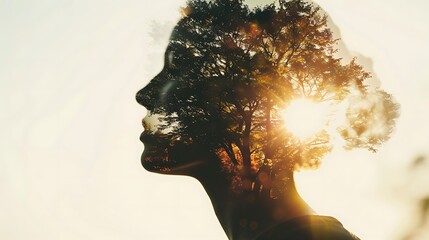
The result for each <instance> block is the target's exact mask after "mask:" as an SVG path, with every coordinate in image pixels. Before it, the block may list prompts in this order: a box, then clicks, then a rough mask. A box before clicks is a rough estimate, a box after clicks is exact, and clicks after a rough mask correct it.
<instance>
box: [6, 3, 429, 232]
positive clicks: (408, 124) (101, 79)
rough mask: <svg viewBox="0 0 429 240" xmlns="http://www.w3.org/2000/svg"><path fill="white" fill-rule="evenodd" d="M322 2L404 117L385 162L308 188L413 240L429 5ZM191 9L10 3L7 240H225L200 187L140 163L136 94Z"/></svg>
mask: <svg viewBox="0 0 429 240" xmlns="http://www.w3.org/2000/svg"><path fill="white" fill-rule="evenodd" d="M255 2H256V0H254V1H250V3H251V4H255ZM260 3H261V4H265V3H267V2H260ZM317 3H319V4H320V5H321V6H322V7H323V8H324V9H325V11H326V12H327V13H328V14H329V15H330V16H331V18H332V20H333V22H334V23H335V25H336V26H337V27H339V29H340V31H341V36H342V39H343V41H344V42H345V44H346V45H347V47H348V48H349V50H350V51H352V52H355V53H356V54H357V55H363V56H365V57H367V58H369V59H371V60H372V63H373V69H374V71H375V73H376V74H377V76H378V78H379V79H380V80H381V82H382V88H383V89H385V90H387V91H388V92H390V93H392V94H393V95H394V96H395V98H396V99H397V101H398V102H399V103H400V104H401V118H400V120H399V121H398V124H397V130H396V132H395V133H394V135H393V137H392V139H391V140H390V141H389V142H388V143H387V144H385V145H384V147H383V148H382V149H381V150H380V151H379V153H377V154H371V153H368V152H366V151H352V152H346V151H343V150H342V149H339V150H335V151H334V152H333V153H332V154H331V155H330V156H329V157H328V158H327V159H326V160H325V162H324V163H323V165H322V167H321V168H320V169H319V170H318V171H306V172H302V173H299V175H298V187H299V189H300V192H301V193H302V195H303V196H304V198H305V199H307V200H308V202H309V203H310V205H312V206H313V207H314V208H315V210H316V211H318V212H319V213H320V214H326V215H333V216H335V217H337V218H338V219H339V220H340V221H342V222H343V223H344V225H345V226H346V227H347V228H348V229H350V230H352V231H353V232H355V233H356V234H357V235H359V236H360V237H361V238H362V239H367V240H388V239H389V240H391V239H401V237H402V236H404V235H405V234H407V233H408V232H409V231H411V230H412V229H413V228H415V227H416V225H417V220H418V217H417V215H416V213H417V212H418V211H417V207H416V206H417V205H416V204H417V201H418V199H420V198H422V197H424V196H428V195H429V190H428V189H429V186H428V185H429V184H428V183H429V179H427V178H429V174H425V173H429V172H428V171H429V166H428V163H426V165H423V166H422V167H421V168H420V169H417V170H416V169H414V170H413V169H412V168H411V167H410V165H411V162H412V161H413V160H414V159H415V158H416V157H418V156H419V155H422V154H427V153H428V150H429V148H428V141H427V138H428V137H429V126H428V125H427V122H428V120H429V112H428V110H427V106H428V104H429V94H428V91H429V82H428V80H427V78H428V77H429V69H428V67H427V63H428V61H427V56H428V54H429V47H428V46H427V45H426V44H427V43H428V42H429V29H428V28H427V26H426V23H427V22H429V15H427V14H426V11H427V9H428V7H429V3H427V2H425V1H417V0H410V1H397V0H394V1H392V0H389V1H388V0H383V1H371V0H360V1H352V0H347V1H346V0H342V1H339V0H337V1H333V0H319V1H317ZM182 4H183V2H181V1H173V0H157V1H141V0H140V1H138V0H122V1H111V0H109V1H101V0H98V1H97V0H92V1H91V0H90V1H78V0H77V1H64V0H55V1H54V0H51V1H50V0H40V1H28V0H27V1H26V0H14V1H8V0H0V96H1V101H0V110H1V112H0V128H1V129H0V213H1V214H0V239H4V240H21V239H22V240H26V239H32V240H37V239H43V240H47V239H48V240H49V239H70V240H71V239H73V240H74V239H103V240H107V239H112V240H113V239H115V240H116V239H127V240H128V239H130V240H132V239H147V240H152V239H153V240H158V239H159V240H167V239H186V240H193V239H195V240H198V239H208V240H218V239H220V240H221V239H226V236H225V234H224V233H223V231H222V229H221V227H220V225H219V223H218V221H217V219H216V218H215V216H214V212H213V210H212V208H211V204H210V202H209V199H208V197H207V196H206V194H205V192H204V190H203V189H202V188H201V187H200V186H199V184H198V183H197V182H196V181H194V180H192V179H190V178H186V177H171V176H161V175H156V174H151V173H148V172H145V171H144V170H143V168H142V167H141V165H140V154H141V152H142V150H143V146H142V144H141V143H140V142H139V140H138V137H139V134H140V132H141V131H142V127H141V123H140V122H141V118H142V117H143V116H144V115H145V110H144V109H143V107H141V106H139V105H138V104H137V103H136V102H135V100H134V95H135V93H136V92H137V91H138V90H139V89H140V88H141V87H143V86H144V85H145V84H146V83H147V82H148V80H150V78H151V77H153V76H154V75H155V74H156V73H157V72H158V71H159V70H160V69H161V67H162V60H163V50H164V48H165V45H166V43H167V40H168V34H169V31H170V29H171V27H172V26H173V25H174V22H175V21H176V20H177V19H178V17H179V10H178V9H179V6H180V5H182ZM154 21H156V22H157V24H154ZM153 26H155V28H157V29H159V30H157V31H156V32H157V33H156V34H155V33H153V31H152V30H151V29H153ZM153 36H155V38H156V39H155V40H154V39H153ZM426 229H429V227H426ZM414 232H415V233H416V234H417V235H416V237H415V238H414V239H416V240H418V239H420V240H423V239H428V238H429V237H428V233H427V232H426V233H425V232H424V231H414ZM425 234H426V235H425ZM414 239H413V240H414Z"/></svg>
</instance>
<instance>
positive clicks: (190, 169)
mask: <svg viewBox="0 0 429 240" xmlns="http://www.w3.org/2000/svg"><path fill="white" fill-rule="evenodd" d="M184 13H185V16H184V17H183V18H182V19H181V20H180V21H179V23H178V24H177V25H176V27H175V28H174V30H173V32H172V35H171V38H170V41H169V45H168V47H167V50H166V52H165V58H164V64H165V65H164V68H163V69H162V71H161V72H160V73H159V74H158V75H157V76H155V77H154V78H153V79H152V80H151V81H150V83H149V84H148V85H147V86H146V87H144V88H143V89H141V90H140V91H139V92H138V93H137V96H136V99H137V101H138V102H139V103H140V104H141V105H143V106H144V107H145V108H146V109H147V110H148V112H149V113H148V116H146V117H145V119H143V125H144V128H145V131H144V132H143V133H142V134H141V140H142V142H143V143H144V145H145V149H144V152H143V155H142V164H143V166H144V167H145V168H146V169H147V170H149V171H152V172H158V173H166V174H183V175H190V176H197V175H198V173H199V172H201V171H203V170H202V169H204V171H206V170H207V169H212V171H217V172H216V174H218V175H219V176H222V178H225V179H227V180H228V181H229V182H230V184H231V187H232V188H233V189H234V190H235V191H237V192H242V191H246V190H249V191H260V192H262V189H263V190H265V191H266V192H267V194H268V195H269V196H272V197H279V196H281V191H282V188H283V187H284V186H285V182H286V181H287V180H288V178H289V177H290V174H291V173H292V172H293V171H294V170H296V169H297V168H306V167H316V166H318V164H319V163H320V160H321V159H322V158H323V156H324V155H325V154H326V153H328V152H329V151H330V150H331V149H332V146H331V144H330V134H331V133H330V132H329V131H328V130H326V129H323V128H321V129H317V131H315V132H313V133H311V134H309V135H307V136H305V137H301V136H298V134H296V133H294V132H293V131H291V130H290V129H289V128H288V125H287V124H288V121H287V118H285V117H283V112H284V109H286V108H287V107H288V106H290V105H292V104H293V103H294V101H295V100H297V99H299V100H302V99H305V100H308V101H311V102H317V103H322V102H327V103H330V104H338V103H340V102H342V101H344V100H345V99H350V97H352V99H354V101H355V102H360V103H362V104H354V105H353V106H350V107H349V109H348V110H347V112H346V119H347V121H346V122H345V123H344V125H342V126H339V127H338V130H339V134H341V136H342V137H343V138H344V139H345V141H346V144H347V145H348V147H350V148H353V147H363V148H368V149H370V150H372V149H375V148H376V147H378V146H379V145H380V144H381V143H382V142H384V141H385V140H387V139H388V137H389V134H390V133H391V131H392V128H393V126H394V123H395V119H396V118H397V116H398V106H397V105H396V104H395V103H394V102H393V100H392V97H391V96H390V95H389V94H387V93H385V92H383V91H382V90H380V89H376V90H371V91H369V90H368V88H367V86H366V85H365V80H367V79H369V78H371V74H369V73H368V72H366V71H365V70H364V69H363V67H362V66H360V65H359V64H357V63H356V62H355V60H352V61H350V62H348V63H344V62H343V61H341V59H340V58H339V57H337V56H336V55H335V50H336V49H335V46H336V42H337V41H338V40H336V39H334V37H333V35H332V32H331V30H330V29H329V28H328V26H327V18H326V16H324V15H323V13H321V10H320V9H319V8H318V7H315V6H313V5H312V4H309V3H306V2H304V1H280V2H279V4H278V5H275V4H271V5H267V6H264V7H262V8H256V9H253V10H250V9H249V8H248V7H247V6H246V5H245V4H244V3H243V2H242V1H239V0H234V1H230V0H216V1H212V2H207V1H200V0H192V1H189V2H188V6H187V7H186V8H184ZM353 94H354V95H353ZM319 121H321V120H319ZM302 123H303V126H302V127H303V128H306V127H308V126H305V124H307V123H306V122H305V121H304V122H302ZM380 126H384V127H383V128H382V129H380ZM375 128H377V129H375Z"/></svg>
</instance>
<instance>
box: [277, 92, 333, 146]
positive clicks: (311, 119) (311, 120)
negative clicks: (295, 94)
mask: <svg viewBox="0 0 429 240" xmlns="http://www.w3.org/2000/svg"><path fill="white" fill-rule="evenodd" d="M329 113H330V108H329V105H328V104H326V103H322V102H316V101H312V100H310V99H307V98H298V99H295V100H293V101H292V102H291V103H290V104H289V106H288V107H287V108H285V109H284V110H283V111H281V113H280V114H281V117H282V118H283V120H284V124H285V128H286V129H287V131H289V132H291V133H292V134H293V135H294V136H295V137H297V138H299V139H305V138H309V137H311V136H313V135H315V134H317V133H318V132H320V131H322V130H324V129H326V128H327V124H328V120H329V115H330V114H329Z"/></svg>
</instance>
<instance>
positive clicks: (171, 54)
mask: <svg viewBox="0 0 429 240" xmlns="http://www.w3.org/2000/svg"><path fill="white" fill-rule="evenodd" d="M167 65H168V68H171V69H174V68H176V65H175V64H174V51H170V52H169V53H168V55H167Z"/></svg>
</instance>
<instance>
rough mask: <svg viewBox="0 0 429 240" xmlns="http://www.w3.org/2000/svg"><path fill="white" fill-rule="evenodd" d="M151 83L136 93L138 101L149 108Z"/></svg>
mask: <svg viewBox="0 0 429 240" xmlns="http://www.w3.org/2000/svg"><path fill="white" fill-rule="evenodd" d="M149 85H150V83H149V84H148V85H146V87H144V88H142V89H140V90H139V91H138V92H137V93H136V101H137V102H138V103H139V104H140V105H142V106H143V107H145V108H148V106H147V104H148V103H149V101H148V100H149V99H148V95H149V94H148V92H149V91H148V86H149Z"/></svg>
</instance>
